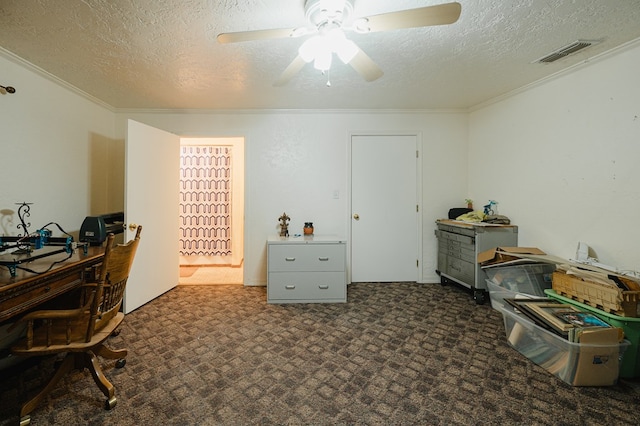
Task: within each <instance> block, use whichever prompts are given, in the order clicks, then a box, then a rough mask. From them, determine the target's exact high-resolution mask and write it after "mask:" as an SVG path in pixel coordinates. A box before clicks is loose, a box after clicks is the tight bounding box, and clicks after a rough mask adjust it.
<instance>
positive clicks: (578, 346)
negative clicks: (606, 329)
mask: <svg viewBox="0 0 640 426" xmlns="http://www.w3.org/2000/svg"><path fill="white" fill-rule="evenodd" d="M500 312H501V313H502V315H503V318H504V326H505V331H506V335H507V341H508V342H509V344H510V345H511V346H512V347H513V348H514V349H516V350H517V351H518V352H520V353H521V354H522V355H524V356H526V357H527V358H529V359H530V360H531V361H533V362H534V363H536V364H538V365H539V366H541V367H543V368H544V369H545V370H547V371H548V372H549V373H551V374H553V375H554V376H556V377H558V378H559V379H560V380H562V381H563V382H565V383H567V384H569V385H572V386H611V385H614V384H616V383H617V382H618V375H619V373H620V365H621V362H622V359H623V355H624V352H625V350H626V348H627V347H628V346H629V345H630V343H629V342H628V341H626V340H625V341H623V342H622V343H616V344H585V343H573V342H570V341H568V340H566V339H564V338H563V337H561V336H558V335H557V334H554V333H552V332H550V331H548V330H545V329H544V328H542V327H540V326H538V325H536V324H534V323H533V322H532V321H530V320H529V319H528V318H526V317H524V316H522V315H521V314H519V313H518V312H516V311H515V309H514V308H513V307H512V306H511V305H505V306H503V307H502V308H500Z"/></svg>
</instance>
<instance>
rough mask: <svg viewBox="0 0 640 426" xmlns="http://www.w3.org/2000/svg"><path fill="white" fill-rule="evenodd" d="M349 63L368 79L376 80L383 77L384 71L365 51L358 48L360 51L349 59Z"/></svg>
mask: <svg viewBox="0 0 640 426" xmlns="http://www.w3.org/2000/svg"><path fill="white" fill-rule="evenodd" d="M349 65H351V67H353V69H354V70H356V71H357V72H358V74H360V75H361V76H362V78H364V79H365V80H366V81H374V80H377V79H379V78H380V77H382V75H383V74H384V72H382V70H381V69H380V67H379V66H378V65H377V64H376V63H375V62H373V59H371V58H370V57H369V55H367V54H366V53H364V51H363V50H362V49H360V48H358V53H356V55H355V56H354V57H353V59H351V61H349Z"/></svg>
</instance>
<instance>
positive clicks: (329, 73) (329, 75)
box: [327, 69, 331, 87]
mask: <svg viewBox="0 0 640 426" xmlns="http://www.w3.org/2000/svg"><path fill="white" fill-rule="evenodd" d="M327 87H331V69H328V70H327Z"/></svg>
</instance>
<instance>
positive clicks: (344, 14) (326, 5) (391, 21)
mask: <svg viewBox="0 0 640 426" xmlns="http://www.w3.org/2000/svg"><path fill="white" fill-rule="evenodd" d="M353 2H354V0H306V1H305V5H304V9H305V17H306V19H307V21H308V22H309V26H308V27H298V28H281V29H269V30H255V31H240V32H233V33H221V34H218V37H217V39H218V42H219V43H238V42H244V41H253V40H267V39H278V38H288V37H304V36H311V37H309V38H307V40H305V41H304V42H303V43H302V44H301V45H300V48H299V49H298V55H297V56H296V58H295V59H294V60H293V61H292V62H291V63H290V64H289V66H288V67H287V68H286V69H285V70H284V71H283V72H282V74H281V75H280V77H279V78H278V80H276V82H275V83H274V85H275V86H283V85H285V84H286V83H287V82H289V80H291V79H292V78H293V77H294V76H295V75H296V74H297V73H298V72H299V71H300V70H301V69H302V68H303V67H304V66H305V65H306V64H307V63H310V62H313V64H314V67H315V68H316V69H318V70H320V71H322V72H323V73H325V72H328V71H329V69H330V68H331V62H332V58H333V54H334V53H335V54H336V56H338V58H340V60H341V61H342V62H344V63H345V64H349V65H351V67H352V68H353V69H355V70H356V71H357V72H358V73H359V74H360V75H361V76H362V77H363V78H364V79H365V80H366V81H374V80H377V79H378V78H380V77H381V76H382V75H383V72H382V70H381V69H380V67H379V66H378V65H377V64H376V63H375V62H374V61H373V60H372V59H371V58H370V57H369V56H368V55H367V54H366V53H364V51H362V49H360V48H359V47H358V46H357V45H356V44H355V43H354V42H353V41H351V40H349V39H348V38H347V37H346V35H345V31H353V32H355V33H359V34H366V33H372V32H379V31H390V30H397V29H402V28H416V27H428V26H434V25H446V24H452V23H454V22H456V21H457V20H458V18H459V17H460V12H461V6H460V3H457V2H453V3H446V4H440V5H435V6H425V7H420V8H417V9H409V10H401V11H397V12H389V13H382V14H379V15H372V16H366V17H362V18H357V19H354V18H353V17H352V14H353ZM327 85H328V86H330V85H331V83H330V82H329V81H327Z"/></svg>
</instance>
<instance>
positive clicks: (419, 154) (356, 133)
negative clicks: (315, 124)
mask: <svg viewBox="0 0 640 426" xmlns="http://www.w3.org/2000/svg"><path fill="white" fill-rule="evenodd" d="M354 136H415V138H416V151H417V155H416V180H417V182H416V192H417V194H416V203H418V220H416V233H417V235H418V238H417V239H416V241H417V247H416V257H417V260H418V266H417V269H418V273H417V275H416V282H417V283H422V282H423V268H422V264H423V263H424V259H423V257H422V246H423V244H422V240H423V235H422V230H423V226H422V212H423V211H424V210H423V206H422V132H419V131H415V132H412V131H398V132H380V131H351V132H349V134H348V143H347V197H348V202H347V211H346V216H347V235H348V238H347V253H348V255H347V283H348V284H351V247H352V244H351V227H352V224H353V221H352V218H351V214H352V212H353V206H352V194H351V184H352V179H351V174H352V173H353V170H352V157H351V153H352V152H353V137H354Z"/></svg>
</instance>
